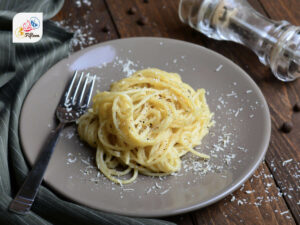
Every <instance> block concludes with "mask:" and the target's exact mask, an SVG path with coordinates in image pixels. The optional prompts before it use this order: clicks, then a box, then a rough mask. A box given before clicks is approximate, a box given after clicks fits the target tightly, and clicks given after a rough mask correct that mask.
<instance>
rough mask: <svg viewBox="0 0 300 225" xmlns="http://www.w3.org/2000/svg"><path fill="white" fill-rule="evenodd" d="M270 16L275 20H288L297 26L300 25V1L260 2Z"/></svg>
mask: <svg viewBox="0 0 300 225" xmlns="http://www.w3.org/2000/svg"><path fill="white" fill-rule="evenodd" d="M260 2H261V4H262V6H263V8H264V10H265V11H266V12H267V14H268V16H270V18H271V19H274V20H287V21H290V22H291V23H292V24H295V25H297V26H299V25H300V1H299V0H272V1H270V0H260Z"/></svg>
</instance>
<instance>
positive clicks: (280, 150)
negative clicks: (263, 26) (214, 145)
mask: <svg viewBox="0 0 300 225" xmlns="http://www.w3.org/2000/svg"><path fill="white" fill-rule="evenodd" d="M260 2H261V5H262V6H263V8H264V10H265V11H266V14H265V15H268V16H270V18H271V19H274V20H288V21H290V22H291V23H293V24H295V25H297V26H299V25H300V14H299V12H300V1H299V0H272V1H269V0H260ZM260 87H261V88H262V90H263V92H264V94H265V97H266V99H267V101H268V103H269V107H270V111H271V116H272V137H271V143H270V148H269V149H270V150H269V151H268V153H267V155H266V161H267V164H268V166H269V168H270V169H271V172H272V174H273V175H274V178H275V180H276V182H277V185H278V186H279V187H280V189H281V191H282V193H283V195H284V198H285V200H286V202H287V204H288V207H289V208H290V209H291V211H292V214H293V216H294V218H295V220H296V221H297V223H298V224H299V223H300V202H299V199H300V179H299V175H300V173H299V167H300V163H299V162H300V138H299V137H300V126H299V124H300V114H299V113H293V110H292V108H293V105H294V104H295V103H296V102H299V101H300V91H299V89H300V81H299V80H298V81H296V82H293V83H289V84H283V83H281V82H278V81H275V80H274V79H271V80H267V81H265V82H263V83H262V84H260ZM285 121H292V122H293V124H294V129H293V130H292V132H291V133H289V134H283V133H282V132H281V131H280V127H281V125H282V123H283V122H285ZM290 160H292V161H290Z"/></svg>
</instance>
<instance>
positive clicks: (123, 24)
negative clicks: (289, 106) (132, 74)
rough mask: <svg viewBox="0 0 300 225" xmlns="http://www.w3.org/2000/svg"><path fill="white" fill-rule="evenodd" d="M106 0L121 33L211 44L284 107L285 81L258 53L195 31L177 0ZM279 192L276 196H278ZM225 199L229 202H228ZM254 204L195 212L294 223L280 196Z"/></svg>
mask: <svg viewBox="0 0 300 225" xmlns="http://www.w3.org/2000/svg"><path fill="white" fill-rule="evenodd" d="M106 2H107V5H108V7H109V9H110V12H111V14H112V17H113V19H114V21H115V24H116V27H117V29H118V31H119V33H120V36H121V37H130V36H163V37H170V38H176V39H181V40H185V41H190V42H193V43H196V44H200V45H204V46H206V47H209V48H210V49H213V50H215V51H217V52H219V53H221V54H223V55H225V56H226V57H228V58H230V59H231V60H232V61H234V62H235V63H237V64H238V65H240V66H241V67H242V68H243V69H244V70H246V71H247V72H248V73H249V74H250V76H251V77H252V78H253V79H254V80H255V81H256V82H257V83H258V84H259V85H260V87H261V88H262V90H263V92H264V93H265V95H266V97H267V99H268V102H270V105H272V104H274V107H277V108H279V107H280V110H281V108H284V107H283V106H281V105H278V102H277V100H274V99H273V96H274V95H273V92H274V91H275V90H276V87H277V88H278V87H280V88H285V85H284V84H282V83H281V82H279V81H277V80H276V79H275V78H274V77H273V75H272V73H271V72H270V70H269V68H267V67H265V66H263V65H262V64H261V63H260V62H259V61H258V59H257V57H256V55H255V54H254V53H252V52H251V51H250V50H249V49H247V48H245V47H243V46H239V45H237V44H234V43H229V42H218V41H214V40H211V39H208V38H206V37H205V36H204V35H202V34H200V33H197V32H194V31H193V30H192V29H190V28H189V27H188V26H186V25H184V24H182V23H181V22H180V21H179V19H178V16H177V6H178V1H170V0H161V1H151V0H150V1H149V3H146V4H145V3H143V1H139V0H131V1H126V3H125V2H120V1H117V0H107V1H106ZM249 2H250V3H251V4H252V5H253V6H254V8H256V9H258V10H259V11H260V12H262V13H264V9H263V8H262V7H261V5H260V4H259V2H257V1H255V0H252V1H249ZM130 7H135V8H136V9H137V11H138V13H136V14H134V15H128V14H127V13H126V11H127V9H128V8H130ZM120 9H121V10H120ZM140 17H147V18H148V19H149V23H148V24H146V25H144V26H139V25H137V23H136V22H137V20H138V19H139V18H140ZM269 89H270V90H271V91H270V90H269ZM289 92H291V94H290V95H292V93H294V92H295V89H294V88H293V87H291V88H289ZM277 95H282V94H280V92H279V91H278V93H276V96H277ZM294 95H295V94H294ZM294 95H292V96H294ZM292 98H294V100H296V99H297V97H295V96H294V97H292ZM271 112H272V115H273V114H274V112H273V111H272V110H271ZM273 117H274V116H273ZM273 117H272V118H273ZM283 118H284V117H283ZM273 127H277V126H274V119H273ZM275 132H278V131H277V128H275ZM273 133H274V128H273ZM278 135H281V136H282V134H281V133H279V134H278ZM273 139H274V135H273V136H272V140H273ZM280 150H282V151H286V149H285V148H280ZM274 151H276V150H275V146H274V145H271V147H270V149H269V152H274ZM269 155H270V154H269ZM263 168H264V169H263V171H264V172H265V173H266V176H270V171H269V170H268V169H267V168H266V166H265V165H264V166H263ZM261 171H262V167H261V168H260V169H259V170H258V172H257V173H259V172H261ZM288 174H289V173H288V172H287V175H288ZM271 181H272V179H271ZM271 181H270V182H271ZM256 183H257V184H256ZM256 183H255V184H254V185H253V184H251V182H249V181H248V182H247V183H246V184H245V186H246V187H247V188H250V187H253V188H254V189H256V188H257V191H259V192H263V191H264V190H265V189H264V187H265V185H264V182H263V179H262V178H260V179H258V181H257V182H256ZM272 186H274V187H275V183H274V181H272ZM237 193H238V196H239V195H240V194H239V192H237ZM270 193H271V194H270V195H265V194H263V193H261V195H263V196H262V197H263V198H264V199H267V198H268V197H269V198H271V197H272V196H273V195H275V194H276V193H275V192H274V191H272V192H270ZM277 194H278V193H277ZM277 194H276V196H277ZM276 196H273V197H274V198H275V197H276ZM257 197H259V196H256V195H255V194H254V193H252V194H249V195H248V198H249V200H252V202H251V201H250V202H251V203H252V204H254V203H255V199H256V198H257ZM224 201H226V200H224ZM224 203H226V205H225V204H224ZM269 205H271V206H272V207H269ZM255 207H256V206H255ZM255 207H254V206H253V205H252V206H251V211H250V213H249V210H248V209H247V207H244V209H242V208H240V207H236V203H235V202H231V201H229V202H228V199H227V202H223V201H222V202H220V203H217V204H215V205H214V206H212V207H208V208H206V209H204V210H201V211H200V212H197V213H196V214H195V215H196V216H195V219H194V220H195V221H197V222H198V224H210V223H213V224H214V223H215V224H220V223H223V221H224V220H225V218H227V217H228V218H230V219H233V218H234V217H235V216H236V213H239V214H240V215H239V219H240V220H241V221H244V222H245V221H246V222H247V223H249V224H250V223H252V222H255V223H258V224H263V223H268V222H270V223H271V222H274V221H275V222H277V223H278V224H294V221H293V219H292V218H291V215H290V214H289V215H287V216H288V217H284V216H283V215H285V213H283V212H286V211H287V210H288V208H287V206H286V205H285V202H284V201H283V200H282V198H281V197H280V198H279V200H278V201H277V202H276V203H271V204H266V205H265V206H263V207H257V208H255ZM228 208H230V209H231V210H232V213H231V214H230V213H228V215H227V214H226V215H227V217H226V216H225V215H223V212H227V209H228ZM275 210H277V212H280V213H283V214H282V215H280V216H279V215H278V213H277V212H275ZM202 211H203V213H202ZM198 213H199V214H198ZM280 213H279V214H280ZM207 215H209V216H207ZM281 216H283V217H281ZM228 218H227V221H228V223H230V222H232V221H230V220H229V219H228ZM235 222H236V223H240V222H239V221H235ZM275 224H276V223H275Z"/></svg>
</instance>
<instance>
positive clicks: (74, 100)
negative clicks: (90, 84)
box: [72, 72, 84, 105]
mask: <svg viewBox="0 0 300 225" xmlns="http://www.w3.org/2000/svg"><path fill="white" fill-rule="evenodd" d="M83 75H84V73H83V72H82V73H81V75H80V78H79V81H78V83H77V85H76V89H75V92H74V94H73V96H72V97H73V99H72V104H73V105H75V103H76V97H77V93H78V90H79V88H80V86H81V81H82V78H83Z"/></svg>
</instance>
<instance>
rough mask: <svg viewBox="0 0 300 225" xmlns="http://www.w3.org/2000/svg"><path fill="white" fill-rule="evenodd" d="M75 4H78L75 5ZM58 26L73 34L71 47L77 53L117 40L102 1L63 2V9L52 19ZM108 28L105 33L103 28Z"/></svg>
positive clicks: (67, 0)
mask: <svg viewBox="0 0 300 225" xmlns="http://www.w3.org/2000/svg"><path fill="white" fill-rule="evenodd" d="M76 2H79V3H80V4H79V3H77V4H76ZM53 20H54V21H56V22H57V24H58V25H60V26H63V27H65V28H66V29H67V30H69V31H70V32H73V33H75V38H74V40H73V43H72V46H73V50H74V51H77V50H80V49H83V48H85V47H88V46H90V45H93V44H97V43H99V42H102V41H107V40H111V39H116V38H118V34H117V31H116V29H115V27H114V24H113V21H112V20H111V18H110V15H109V12H108V10H107V8H106V5H105V2H104V1H103V0H96V1H95V0H94V1H73V0H65V3H64V5H63V8H62V9H61V10H60V12H59V13H58V14H57V15H56V16H55V17H54V18H53ZM105 27H106V28H108V30H107V31H105V29H104V30H103V28H105Z"/></svg>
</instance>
